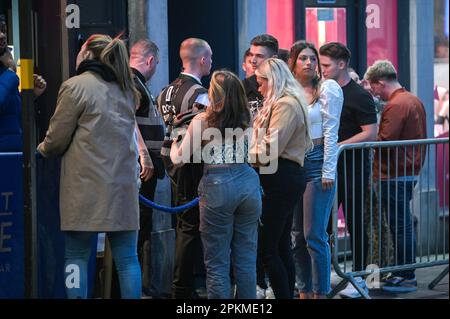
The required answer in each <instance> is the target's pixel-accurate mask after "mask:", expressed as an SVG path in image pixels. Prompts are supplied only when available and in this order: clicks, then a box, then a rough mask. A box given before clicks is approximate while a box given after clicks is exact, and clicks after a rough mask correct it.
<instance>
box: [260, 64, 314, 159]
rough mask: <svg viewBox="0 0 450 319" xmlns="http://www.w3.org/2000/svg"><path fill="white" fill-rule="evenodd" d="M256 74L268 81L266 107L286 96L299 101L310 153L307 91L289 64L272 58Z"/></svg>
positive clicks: (307, 147)
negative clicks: (293, 73) (295, 76)
mask: <svg viewBox="0 0 450 319" xmlns="http://www.w3.org/2000/svg"><path fill="white" fill-rule="evenodd" d="M255 74H256V76H259V77H262V78H265V79H267V82H268V83H267V88H268V89H267V94H266V99H265V101H264V105H270V104H275V103H276V102H277V101H278V100H279V99H281V98H283V97H285V96H290V97H293V98H294V99H296V100H297V102H298V104H299V106H300V108H301V110H302V113H303V117H304V118H305V128H306V139H307V140H308V141H310V143H309V144H310V145H306V151H307V152H308V151H310V150H311V149H312V148H313V144H312V140H311V136H310V132H309V128H310V124H309V116H308V110H307V105H308V104H307V102H306V98H305V91H304V89H303V87H302V86H301V85H300V84H299V83H298V81H297V80H296V79H295V78H294V76H293V75H292V73H291V71H290V70H289V67H288V66H287V64H286V63H285V62H284V61H283V60H280V59H276V58H270V59H267V60H265V61H264V62H263V63H262V64H261V65H260V66H259V67H258V69H256V72H255Z"/></svg>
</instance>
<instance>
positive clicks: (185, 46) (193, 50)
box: [180, 38, 209, 65]
mask: <svg viewBox="0 0 450 319" xmlns="http://www.w3.org/2000/svg"><path fill="white" fill-rule="evenodd" d="M208 49H209V44H208V42H206V41H205V40H202V39H197V38H189V39H186V40H184V41H183V42H182V43H181V46H180V58H181V60H182V61H183V64H184V63H187V64H189V65H192V64H194V63H195V61H196V60H197V59H200V58H201V57H203V56H204V55H205V54H206V52H207V50H208Z"/></svg>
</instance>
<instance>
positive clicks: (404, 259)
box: [365, 60, 427, 293]
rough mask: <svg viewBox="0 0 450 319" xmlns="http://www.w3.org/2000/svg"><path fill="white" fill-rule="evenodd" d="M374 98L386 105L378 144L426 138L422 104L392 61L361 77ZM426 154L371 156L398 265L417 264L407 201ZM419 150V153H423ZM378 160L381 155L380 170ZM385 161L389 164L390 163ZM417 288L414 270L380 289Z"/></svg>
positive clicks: (409, 150) (412, 150)
mask: <svg viewBox="0 0 450 319" xmlns="http://www.w3.org/2000/svg"><path fill="white" fill-rule="evenodd" d="M365 79H366V80H367V81H368V82H369V83H370V87H371V90H372V93H373V95H374V96H378V97H380V98H381V99H382V100H385V101H387V105H386V106H385V107H384V109H383V113H382V115H381V122H380V127H379V130H378V141H398V140H416V139H425V138H426V132H427V127H426V114H425V109H424V106H423V104H422V102H421V101H420V100H419V99H418V98H417V97H416V96H415V95H413V94H411V93H410V92H408V91H407V90H406V89H404V88H403V87H402V86H401V85H400V83H399V82H398V79H397V71H396V70H395V68H394V66H393V65H392V63H391V62H389V61H387V60H384V61H377V62H375V64H374V65H372V66H371V67H370V68H369V69H368V70H367V73H366V75H365ZM423 151H424V150H423V149H422V148H421V147H420V146H419V147H398V151H396V150H395V148H390V149H383V150H382V151H381V154H380V155H379V154H376V155H375V166H374V178H375V179H378V180H380V183H381V194H380V196H381V203H382V205H383V206H384V207H385V209H386V211H388V212H390V213H388V218H389V223H390V227H391V232H392V235H393V236H394V242H395V243H396V257H397V258H396V261H397V263H396V264H397V265H404V264H413V263H415V260H416V257H415V251H414V250H415V237H414V231H413V223H412V216H411V212H410V209H409V202H410V200H411V197H412V191H413V188H414V185H415V180H416V176H417V175H419V173H420V169H421V168H422V164H423V160H422V159H424V158H425V156H424V152H423ZM421 152H422V154H421ZM378 156H381V167H379V164H378V162H379V160H378V158H379V157H378ZM388 159H389V161H388ZM416 289H417V281H416V277H415V274H414V271H402V272H396V273H395V274H393V276H392V277H391V278H389V279H388V280H387V282H386V284H385V285H384V286H383V290H385V291H389V292H395V293H401V292H411V291H414V290H416Z"/></svg>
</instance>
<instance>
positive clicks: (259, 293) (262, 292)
mask: <svg viewBox="0 0 450 319" xmlns="http://www.w3.org/2000/svg"><path fill="white" fill-rule="evenodd" d="M256 299H266V289H263V288H261V287H260V286H259V285H256Z"/></svg>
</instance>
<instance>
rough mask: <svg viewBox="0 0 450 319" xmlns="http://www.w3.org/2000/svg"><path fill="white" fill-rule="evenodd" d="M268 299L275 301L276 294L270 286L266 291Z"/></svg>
mask: <svg viewBox="0 0 450 319" xmlns="http://www.w3.org/2000/svg"><path fill="white" fill-rule="evenodd" d="M266 299H275V294H274V293H273V290H272V287H270V286H269V288H267V289H266Z"/></svg>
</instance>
